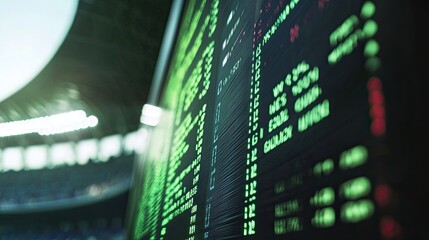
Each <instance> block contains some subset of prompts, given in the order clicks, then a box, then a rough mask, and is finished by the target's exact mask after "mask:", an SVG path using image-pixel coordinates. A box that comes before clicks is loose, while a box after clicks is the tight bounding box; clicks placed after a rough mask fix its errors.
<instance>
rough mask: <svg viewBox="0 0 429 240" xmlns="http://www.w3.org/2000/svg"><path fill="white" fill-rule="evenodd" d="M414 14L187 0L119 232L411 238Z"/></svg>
mask: <svg viewBox="0 0 429 240" xmlns="http://www.w3.org/2000/svg"><path fill="white" fill-rule="evenodd" d="M410 6H411V3H409V1H399V0H377V1H375V0H237V1H221V0H189V1H186V2H185V4H184V5H183V10H182V14H181V17H180V28H179V30H178V33H177V37H176V40H175V44H174V47H173V49H174V50H173V51H172V54H171V59H170V61H169V66H168V69H165V71H166V72H167V74H166V77H165V82H164V84H163V87H162V91H161V92H160V94H161V95H160V96H161V97H160V99H159V103H158V106H159V107H160V108H161V109H162V115H161V118H160V121H159V123H158V125H157V126H155V127H145V128H146V129H147V131H148V132H149V138H148V144H147V147H146V150H145V151H144V153H143V154H141V156H140V159H139V164H137V165H136V174H135V182H134V185H133V186H134V187H133V192H132V201H131V203H132V205H131V206H130V211H129V218H130V222H129V226H128V227H129V229H128V230H129V233H128V234H129V237H130V238H131V239H174V240H176V239H185V240H194V239H195V240H197V239H365V240H368V239H401V238H406V239H407V238H411V237H412V236H414V235H413V234H416V233H415V232H416V231H418V230H416V229H417V228H418V227H417V226H416V225H414V224H413V222H412V220H410V218H411V217H409V216H408V215H407V214H406V213H408V212H410V209H411V206H412V204H413V203H415V202H418V200H416V199H414V200H413V197H414V196H413V193H412V192H411V190H407V186H408V185H407V184H411V183H412V182H413V181H414V180H415V181H417V180H416V179H417V178H418V177H415V178H413V176H412V175H413V172H412V171H411V170H410V165H411V164H414V163H413V161H415V159H411V158H412V157H413V153H409V152H407V151H408V150H409V149H413V147H412V143H409V144H408V142H407V140H409V139H411V138H413V137H414V136H413V135H412V134H413V127H412V126H411V125H413V122H412V121H413V119H414V118H418V117H417V115H416V114H417V113H416V114H414V115H413V110H415V112H419V111H418V109H417V107H416V106H414V108H412V107H410V105H411V104H412V102H411V103H409V102H407V101H411V100H407V99H408V97H409V96H411V95H412V94H416V93H417V91H419V90H418V86H417V83H416V81H414V82H413V79H411V78H415V77H417V75H416V72H415V71H414V70H415V69H417V68H419V66H416V65H415V64H413V62H412V61H411V60H412V59H414V58H415V56H414V55H413V54H414V51H416V52H417V51H418V50H416V49H415V48H416V45H415V41H417V40H416V39H417V37H416V36H415V33H414V31H416V30H415V28H418V25H416V24H414V23H415V22H413V21H416V22H417V20H415V19H414V20H413V16H415V14H416V12H414V11H417V10H416V8H412V7H410ZM426 6H427V5H426ZM413 24H414V25H413ZM422 25H423V24H422ZM424 26H425V27H427V26H426V25H424ZM409 60H410V61H409ZM413 84H414V85H413ZM410 89H411V90H412V91H414V93H410V91H411V90H410ZM414 100H415V101H416V102H418V99H417V100H416V99H414ZM412 117H414V118H412ZM416 124H417V125H416ZM416 124H415V126H417V127H418V123H416ZM417 127H416V128H417ZM414 130H415V129H414ZM416 132H418V131H417V130H416ZM407 134H408V135H407ZM407 144H408V145H407ZM398 146H401V147H398ZM406 174H409V175H410V176H408V177H405V176H406ZM407 191H409V193H408V194H407V193H406V192H407ZM405 195H406V196H405ZM411 210H412V209H411ZM411 225H412V226H413V230H410V229H411V228H412V227H410V226H411ZM413 239H416V238H413Z"/></svg>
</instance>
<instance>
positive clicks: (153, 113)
mask: <svg viewBox="0 0 429 240" xmlns="http://www.w3.org/2000/svg"><path fill="white" fill-rule="evenodd" d="M161 113H162V109H161V108H159V107H157V106H154V105H150V104H145V105H144V106H143V110H142V115H141V117H140V122H141V123H143V124H146V125H149V126H156V125H158V123H159V120H160V119H161Z"/></svg>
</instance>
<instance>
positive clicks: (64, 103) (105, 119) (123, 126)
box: [0, 0, 171, 149]
mask: <svg viewBox="0 0 429 240" xmlns="http://www.w3.org/2000/svg"><path fill="white" fill-rule="evenodd" d="M170 5H171V1H167V0H163V1H149V0H103V1H101V0H79V3H78V8H77V12H76V16H75V19H74V22H73V24H72V25H71V28H70V31H69V33H68V35H67V36H66V37H65V40H64V42H63V44H62V45H61V46H60V48H59V49H58V51H57V52H56V54H55V55H54V57H53V58H52V59H51V61H50V62H49V63H48V64H47V65H46V67H45V68H44V69H43V70H42V71H41V72H40V73H39V74H38V75H37V76H36V77H35V78H34V79H33V80H32V81H31V82H30V83H29V84H28V85H26V86H25V87H24V88H22V89H21V90H19V91H18V92H16V93H15V94H13V95H12V96H10V97H8V98H6V99H4V100H3V101H1V102H0V123H5V122H13V121H22V120H27V119H34V118H40V117H45V116H49V115H54V114H59V113H63V112H69V111H74V110H83V111H85V112H86V113H87V114H88V115H94V116H96V117H97V118H98V125H97V127H95V128H88V129H86V130H81V131H76V132H69V133H65V134H54V135H51V136H40V135H38V134H35V133H32V134H26V135H21V136H12V137H3V138H2V139H1V140H0V149H1V148H4V147H8V146H18V145H19V146H24V147H25V146H30V145H34V144H51V143H56V142H62V141H74V140H76V141H77V140H80V139H86V138H94V137H95V138H98V137H103V136H106V135H110V134H117V133H123V134H125V133H127V132H131V131H134V130H136V129H137V128H138V126H139V123H140V115H141V110H142V107H143V105H144V103H145V102H146V101H147V98H148V94H149V90H150V87H151V82H152V77H153V74H154V70H155V64H156V61H157V57H158V52H159V50H160V46H161V42H162V38H163V34H164V29H165V25H166V22H167V18H168V14H169V9H170Z"/></svg>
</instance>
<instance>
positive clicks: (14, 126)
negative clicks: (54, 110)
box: [0, 110, 98, 137]
mask: <svg viewBox="0 0 429 240" xmlns="http://www.w3.org/2000/svg"><path fill="white" fill-rule="evenodd" d="M97 124H98V118H97V117H95V116H93V115H91V116H87V115H86V113H85V112H84V111H82V110H76V111H71V112H66V113H60V114H55V115H51V116H47V117H41V118H33V119H28V120H22V121H14V122H6V123H0V137H8V136H16V135H23V134H29V133H38V134H40V135H52V134H58V133H65V132H71V131H77V130H81V129H85V128H90V127H95V126H97Z"/></svg>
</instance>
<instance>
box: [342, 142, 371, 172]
mask: <svg viewBox="0 0 429 240" xmlns="http://www.w3.org/2000/svg"><path fill="white" fill-rule="evenodd" d="M367 159H368V151H367V150H366V148H365V147H364V146H362V145H359V146H356V147H354V148H352V149H349V150H347V151H345V152H343V153H342V154H341V156H340V162H339V165H340V169H342V170H346V169H350V168H355V167H357V166H360V165H362V164H364V163H365V162H366V161H367Z"/></svg>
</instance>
